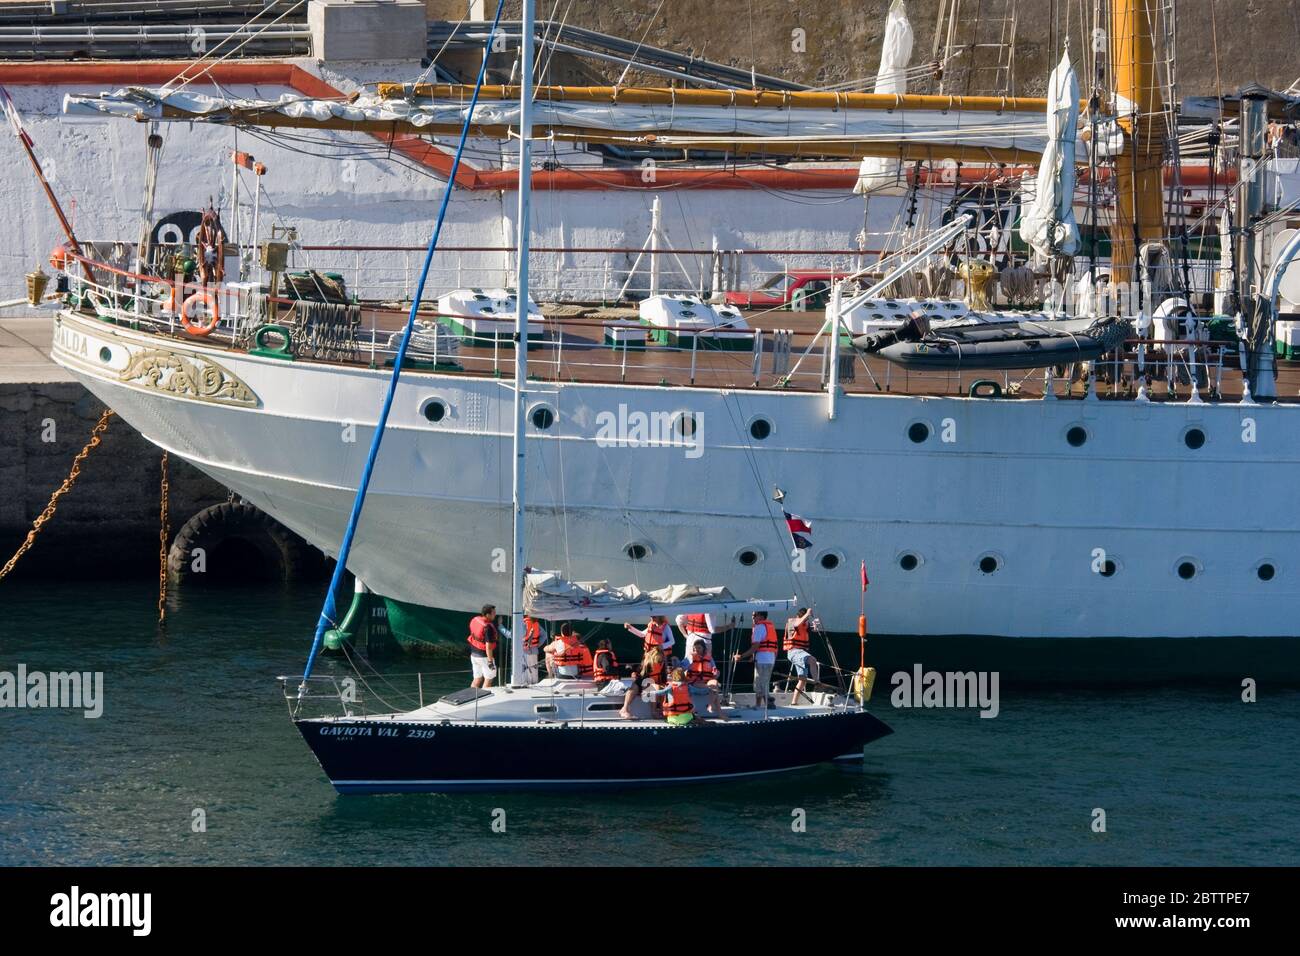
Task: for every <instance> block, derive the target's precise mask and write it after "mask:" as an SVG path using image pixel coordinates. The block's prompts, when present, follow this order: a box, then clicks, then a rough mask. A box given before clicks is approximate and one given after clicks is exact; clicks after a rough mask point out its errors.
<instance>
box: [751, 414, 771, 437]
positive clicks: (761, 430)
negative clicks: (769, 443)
mask: <svg viewBox="0 0 1300 956" xmlns="http://www.w3.org/2000/svg"><path fill="white" fill-rule="evenodd" d="M771 434H772V423H771V422H769V421H768V420H767V419H766V418H755V419H754V420H753V421H752V422H750V423H749V436H750V437H751V438H753V439H754V440H755V441H763V440H764V439H766V438H767V437H768V436H769V435H771Z"/></svg>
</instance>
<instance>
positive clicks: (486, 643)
mask: <svg viewBox="0 0 1300 956" xmlns="http://www.w3.org/2000/svg"><path fill="white" fill-rule="evenodd" d="M465 640H466V641H468V642H469V646H470V647H472V648H473V649H474V650H476V651H478V652H480V653H482V654H486V655H488V656H489V657H491V656H492V651H491V650H489V648H495V647H496V645H497V626H496V625H495V624H493V623H492V622H491V621H490V620H488V619H487V618H486V617H484V616H483V615H482V614H480V615H478V616H477V617H474V618H471V619H470V622H469V637H467V638H466V639H465Z"/></svg>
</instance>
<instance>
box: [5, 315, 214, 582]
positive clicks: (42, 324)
mask: <svg viewBox="0 0 1300 956" xmlns="http://www.w3.org/2000/svg"><path fill="white" fill-rule="evenodd" d="M5 312H8V313H10V314H4V313H5ZM52 319H53V312H52V311H49V310H41V311H39V312H38V311H36V310H31V309H23V310H15V309H13V308H12V307H11V308H9V309H0V565H3V564H4V562H6V561H8V560H9V558H10V556H11V555H12V554H13V553H14V552H15V551H16V550H17V549H18V547H19V546H20V545H21V544H22V543H23V541H24V539H25V538H26V536H27V533H28V531H29V530H30V529H31V527H32V522H33V521H34V520H35V519H36V518H37V516H39V515H40V514H41V512H42V511H43V510H44V509H45V506H46V504H47V502H48V501H49V498H50V495H51V494H52V493H53V492H54V491H55V490H56V489H57V488H58V487H59V486H60V485H61V484H62V483H63V481H64V479H65V478H66V477H67V476H68V472H69V470H70V469H71V467H72V463H73V459H74V458H75V457H76V455H77V453H78V452H80V451H81V449H82V448H83V447H84V446H85V444H86V442H87V441H89V439H90V436H91V429H93V428H94V426H95V423H96V422H97V421H98V420H99V417H100V414H101V413H102V412H103V411H104V406H103V403H102V402H100V401H99V400H98V399H97V398H95V396H93V395H92V394H90V392H88V391H87V390H86V389H85V388H84V387H83V386H82V385H81V384H79V383H78V382H77V381H76V380H75V379H74V378H73V377H72V376H71V375H70V374H69V373H68V372H66V371H65V370H64V369H62V368H60V367H59V366H57V365H55V364H54V363H53V362H52V361H51V359H50V357H49V355H50V343H51V338H52V335H53V322H52ZM161 457H162V455H161V452H160V451H159V450H158V449H157V448H156V447H154V446H153V445H151V444H149V442H147V441H145V439H144V438H143V437H141V435H140V434H139V433H138V432H136V431H135V430H134V429H133V428H131V426H130V425H128V424H127V423H126V422H125V421H123V420H122V419H120V418H118V417H116V416H114V417H113V418H111V419H110V420H109V425H108V429H107V431H106V432H105V434H104V437H103V440H102V442H101V443H100V445H99V446H98V447H96V448H94V449H92V450H91V452H90V454H89V456H88V457H87V458H86V460H85V462H84V463H83V464H82V467H81V474H80V476H79V477H78V478H77V480H76V482H75V484H74V485H73V487H72V488H71V489H70V490H69V491H68V492H67V493H66V494H64V495H63V496H62V498H61V499H60V501H59V504H58V508H57V511H56V513H55V515H54V517H53V518H52V519H51V520H50V521H49V522H48V523H47V524H46V525H45V527H44V528H43V529H42V531H41V533H40V534H39V536H38V537H37V539H36V542H35V544H34V545H33V546H32V548H31V549H30V550H29V551H28V552H27V554H26V555H25V556H24V557H23V558H22V559H21V560H20V561H19V562H18V564H17V566H16V567H15V569H14V571H13V575H14V576H15V577H18V576H23V577H29V576H30V577H40V576H52V575H55V574H60V575H62V574H67V573H69V572H71V573H74V574H76V575H78V576H79V577H125V576H148V575H151V574H155V575H156V574H157V571H158V548H159V537H158V532H159V494H160V481H159V479H160V468H161ZM168 477H169V485H170V492H169V512H170V522H169V524H170V534H169V542H170V540H171V539H172V538H173V537H174V536H175V535H176V533H177V531H178V529H180V528H181V527H182V526H183V525H184V524H185V523H186V522H187V521H188V520H189V519H190V518H191V517H193V516H194V515H196V514H197V513H198V512H200V511H202V510H203V509H204V508H207V507H210V506H213V505H218V504H221V503H223V502H226V501H228V500H229V498H230V492H229V491H228V490H227V489H225V488H224V487H222V486H221V485H220V484H218V483H217V482H216V481H213V480H212V479H211V478H209V477H208V476H206V475H204V474H202V473H201V472H199V471H198V470H196V469H195V468H193V467H192V466H191V465H189V464H187V463H186V462H184V461H180V460H179V459H177V458H174V457H173V458H171V459H169V462H168Z"/></svg>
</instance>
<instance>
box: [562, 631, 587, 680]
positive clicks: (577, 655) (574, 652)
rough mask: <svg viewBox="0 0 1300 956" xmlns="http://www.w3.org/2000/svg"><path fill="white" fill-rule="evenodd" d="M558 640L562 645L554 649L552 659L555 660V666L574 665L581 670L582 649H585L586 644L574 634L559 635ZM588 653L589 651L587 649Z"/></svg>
mask: <svg viewBox="0 0 1300 956" xmlns="http://www.w3.org/2000/svg"><path fill="white" fill-rule="evenodd" d="M560 641H561V643H563V645H564V647H563V648H561V649H560V650H558V651H556V652H555V654H554V656H553V657H552V660H554V661H555V666H556V667H576V668H578V669H579V671H581V669H582V658H583V651H587V646H586V645H585V644H583V643H582V642H581V641H580V640H578V638H577V636H576V635H570V636H569V637H565V636H564V635H560ZM587 653H588V654H590V653H591V652H590V651H587Z"/></svg>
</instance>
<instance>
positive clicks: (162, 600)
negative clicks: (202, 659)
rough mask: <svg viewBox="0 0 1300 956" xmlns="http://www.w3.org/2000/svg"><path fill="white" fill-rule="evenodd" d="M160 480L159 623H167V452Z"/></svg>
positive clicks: (164, 455)
mask: <svg viewBox="0 0 1300 956" xmlns="http://www.w3.org/2000/svg"><path fill="white" fill-rule="evenodd" d="M159 470H160V476H161V478H160V481H159V485H158V624H159V626H162V625H164V624H166V623H167V538H168V536H169V535H168V531H169V530H170V529H169V528H168V520H167V508H168V499H169V498H170V497H171V496H170V491H171V484H170V483H169V482H168V481H167V452H165V451H164V452H163V453H162V460H161V462H159Z"/></svg>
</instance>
